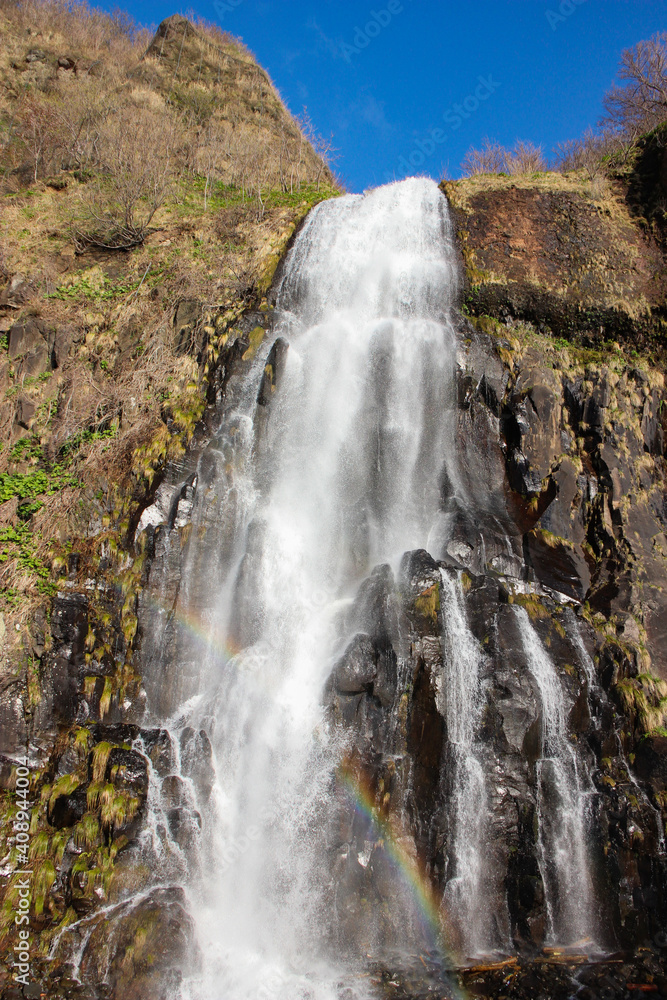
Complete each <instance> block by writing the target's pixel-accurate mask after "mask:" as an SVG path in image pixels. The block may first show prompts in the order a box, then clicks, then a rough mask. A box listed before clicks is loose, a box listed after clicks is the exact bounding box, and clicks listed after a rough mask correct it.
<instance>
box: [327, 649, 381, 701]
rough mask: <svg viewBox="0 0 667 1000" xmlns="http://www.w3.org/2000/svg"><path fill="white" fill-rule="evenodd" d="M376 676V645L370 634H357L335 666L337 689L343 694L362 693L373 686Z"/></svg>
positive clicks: (334, 676) (334, 675)
mask: <svg viewBox="0 0 667 1000" xmlns="http://www.w3.org/2000/svg"><path fill="white" fill-rule="evenodd" d="M376 677H377V663H376V661H375V647H374V646H373V643H372V641H371V639H370V637H369V636H367V635H357V636H355V638H354V639H353V640H352V642H351V643H350V645H349V646H348V648H347V649H346V650H345V654H344V656H343V657H342V659H340V660H339V661H338V663H337V664H336V666H335V667H334V670H333V680H334V685H335V687H336V690H338V691H340V692H341V693H342V694H361V693H362V691H368V690H370V689H371V688H372V686H373V681H374V680H375V678H376Z"/></svg>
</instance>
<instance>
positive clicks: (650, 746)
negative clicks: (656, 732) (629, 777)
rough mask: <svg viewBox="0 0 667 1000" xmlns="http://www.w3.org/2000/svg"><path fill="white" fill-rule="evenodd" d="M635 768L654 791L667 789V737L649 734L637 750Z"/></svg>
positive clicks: (660, 792)
mask: <svg viewBox="0 0 667 1000" xmlns="http://www.w3.org/2000/svg"><path fill="white" fill-rule="evenodd" d="M633 770H634V772H635V774H636V775H637V777H638V778H640V779H641V780H642V781H644V782H646V784H647V785H649V786H650V787H651V789H652V790H653V792H654V793H658V794H663V795H664V793H665V791H666V790H667V737H665V736H647V737H645V738H644V739H643V740H641V741H640V743H639V745H638V746H637V749H636V750H635V761H634V764H633Z"/></svg>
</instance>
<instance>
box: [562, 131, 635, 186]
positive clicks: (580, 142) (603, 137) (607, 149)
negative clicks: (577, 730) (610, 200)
mask: <svg viewBox="0 0 667 1000" xmlns="http://www.w3.org/2000/svg"><path fill="white" fill-rule="evenodd" d="M621 145H622V144H621V142H620V140H619V137H618V135H615V134H614V133H613V132H611V131H609V130H608V129H607V130H605V131H604V132H602V133H597V132H595V131H593V129H592V128H587V129H586V131H585V132H584V134H583V135H582V137H581V138H580V139H569V140H568V141H567V142H561V143H559V144H558V146H557V147H556V150H555V153H556V164H557V167H558V169H559V170H560V171H562V172H563V173H567V172H568V171H569V170H585V171H586V174H587V175H588V178H589V180H593V179H594V178H595V177H599V176H601V175H602V174H603V173H604V170H605V163H606V161H607V160H608V158H609V157H610V156H612V155H613V154H615V153H617V152H618V151H619V149H620V148H621Z"/></svg>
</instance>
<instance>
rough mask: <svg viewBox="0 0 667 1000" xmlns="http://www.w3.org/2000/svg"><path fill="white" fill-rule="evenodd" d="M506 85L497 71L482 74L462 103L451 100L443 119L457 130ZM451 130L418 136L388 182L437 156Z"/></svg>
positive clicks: (440, 129)
mask: <svg viewBox="0 0 667 1000" xmlns="http://www.w3.org/2000/svg"><path fill="white" fill-rule="evenodd" d="M501 86H502V84H501V83H499V82H498V81H497V80H494V79H493V75H489V76H480V77H478V83H477V86H476V87H475V89H474V90H473V91H471V93H469V94H468V96H467V97H465V98H464V99H463V100H462V101H461V102H460V103H457V104H451V105H450V106H449V107H448V108H447V110H446V111H445V112H444V114H443V116H442V119H443V121H444V123H445V125H447V129H448V130H449V132H457V131H458V130H459V129H460V128H461V126H462V125H463V123H464V122H465V121H467V120H468V119H469V118H471V117H472V116H473V115H474V114H475V112H476V111H477V110H478V109H479V107H480V105H481V104H483V103H484V102H485V101H488V99H489V98H490V97H491V96H492V95H493V94H495V93H496V91H497V90H499V88H500V87H501ZM447 139H448V131H447V130H446V129H442V128H432V129H429V131H428V134H427V138H425V139H417V140H416V142H415V146H414V149H413V150H412V152H411V153H409V154H408V155H407V156H401V158H400V159H399V161H398V164H397V168H396V170H395V171H394V174H393V175H392V174H388V173H387V174H385V180H386V182H387V183H391V181H393V180H395V179H396V176H397V175H403V176H407V175H408V174H411V173H414V171H415V170H417V169H419V167H422V166H423V165H424V164H425V163H426V160H427V159H428V158H429V157H430V156H433V154H434V153H435V151H436V149H437V148H438V146H442V145H443V144H444V143H446V142H447Z"/></svg>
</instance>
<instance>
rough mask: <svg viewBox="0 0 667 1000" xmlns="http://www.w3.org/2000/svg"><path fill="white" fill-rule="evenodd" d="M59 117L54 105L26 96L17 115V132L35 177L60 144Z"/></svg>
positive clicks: (35, 177) (46, 166)
mask: <svg viewBox="0 0 667 1000" xmlns="http://www.w3.org/2000/svg"><path fill="white" fill-rule="evenodd" d="M60 132H61V118H60V115H59V114H58V111H57V109H56V108H55V107H53V106H52V105H50V104H47V103H45V102H43V101H39V100H37V99H35V98H34V97H27V98H26V99H25V101H24V103H23V107H22V108H21V111H20V113H19V116H18V124H17V128H16V135H17V137H18V139H19V141H20V143H21V145H22V146H23V148H24V149H25V150H26V152H27V153H28V155H29V156H30V164H31V171H32V174H33V177H34V179H35V180H37V178H38V176H39V174H40V173H42V174H44V173H45V172H46V171H47V169H48V167H49V166H50V165H51V163H52V162H53V160H54V158H55V157H56V155H57V152H58V149H59V148H60V146H61V144H62V137H61V134H60Z"/></svg>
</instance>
